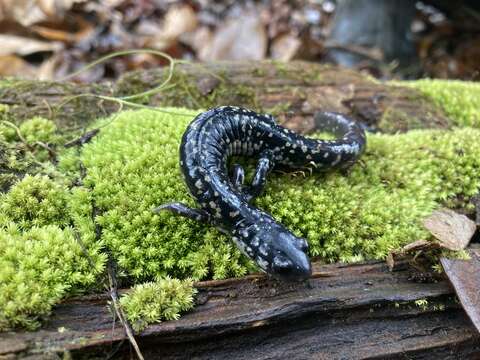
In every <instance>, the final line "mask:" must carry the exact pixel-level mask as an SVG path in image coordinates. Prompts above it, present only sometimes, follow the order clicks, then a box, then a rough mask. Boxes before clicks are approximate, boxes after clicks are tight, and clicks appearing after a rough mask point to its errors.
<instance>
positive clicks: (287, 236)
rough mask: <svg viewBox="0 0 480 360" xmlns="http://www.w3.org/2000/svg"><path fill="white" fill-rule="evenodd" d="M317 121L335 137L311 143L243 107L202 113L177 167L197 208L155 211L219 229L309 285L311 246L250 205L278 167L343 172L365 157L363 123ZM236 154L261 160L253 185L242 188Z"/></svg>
mask: <svg viewBox="0 0 480 360" xmlns="http://www.w3.org/2000/svg"><path fill="white" fill-rule="evenodd" d="M314 118H315V123H316V127H317V129H318V130H320V131H322V130H323V131H328V132H331V133H333V134H334V135H335V136H336V137H337V139H336V140H317V139H310V138H306V137H304V136H302V135H300V134H298V133H296V132H294V131H292V130H289V129H287V128H285V127H283V126H281V125H279V124H277V123H276V121H275V119H274V118H273V117H272V116H271V115H268V114H258V113H256V112H254V111H251V110H248V109H244V108H239V107H233V106H223V107H218V108H214V109H210V110H208V111H206V112H203V113H201V114H199V115H198V116H197V117H195V119H193V121H192V122H191V123H190V125H189V126H188V127H187V129H186V131H185V133H184V134H183V137H182V140H181V144H180V168H181V171H182V174H183V178H184V181H185V183H186V185H187V187H188V190H189V192H190V194H191V196H193V198H194V199H195V200H196V201H197V203H198V204H199V208H195V209H193V208H189V207H187V206H186V205H184V204H182V203H178V202H173V203H168V204H164V205H162V206H159V207H158V208H156V209H155V211H156V212H159V211H162V210H169V211H172V212H173V213H176V214H179V215H182V216H184V217H187V218H190V219H193V220H196V221H200V222H204V223H208V224H211V225H213V226H215V227H216V228H218V229H219V230H220V231H221V232H223V233H226V234H228V235H230V236H231V238H232V240H233V241H234V242H235V244H236V245H237V246H238V248H239V249H240V250H241V251H242V252H243V253H244V254H245V255H247V256H248V257H249V258H250V259H252V260H253V261H255V262H256V264H257V265H258V266H259V267H260V269H262V270H263V271H264V272H266V273H268V274H271V275H273V276H274V277H276V278H279V279H282V280H292V281H300V280H304V279H307V278H308V277H309V276H310V275H311V264H310V260H309V257H308V243H307V241H306V240H305V239H304V238H300V237H297V236H295V235H294V234H293V233H292V232H291V231H289V230H288V229H287V228H286V227H285V226H283V225H282V224H280V223H279V222H277V221H276V220H275V219H274V218H273V217H272V216H271V215H270V214H268V213H267V212H265V211H263V210H261V209H258V208H256V207H255V206H253V205H252V200H253V199H255V198H256V197H257V196H259V195H260V194H261V193H262V190H263V189H264V187H265V183H266V179H267V175H268V174H269V172H271V171H272V170H273V169H281V170H283V171H286V170H292V171H294V170H296V171H299V170H311V171H321V170H325V169H331V168H346V167H348V166H350V165H352V164H353V163H354V162H355V161H356V160H357V159H358V157H359V156H360V155H361V154H362V152H363V151H364V148H365V146H366V137H365V132H364V130H363V128H362V126H361V125H360V124H359V123H357V122H355V120H353V119H352V118H349V117H347V116H346V115H342V114H339V113H333V112H318V113H316V114H315V116H314ZM232 156H245V157H254V158H258V163H257V166H256V169H255V173H254V175H253V180H252V181H251V183H250V184H248V185H246V184H244V178H245V171H244V169H243V167H242V166H240V165H238V164H233V166H229V160H230V159H231V158H232ZM229 170H231V171H229Z"/></svg>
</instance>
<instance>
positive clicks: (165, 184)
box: [0, 84, 480, 328]
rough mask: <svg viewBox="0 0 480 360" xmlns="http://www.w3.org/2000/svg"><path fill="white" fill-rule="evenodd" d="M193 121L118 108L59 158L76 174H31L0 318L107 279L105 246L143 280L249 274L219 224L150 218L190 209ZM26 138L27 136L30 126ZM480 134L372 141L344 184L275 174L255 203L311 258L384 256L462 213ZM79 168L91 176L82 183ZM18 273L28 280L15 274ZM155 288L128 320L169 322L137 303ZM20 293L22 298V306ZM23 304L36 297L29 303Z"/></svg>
mask: <svg viewBox="0 0 480 360" xmlns="http://www.w3.org/2000/svg"><path fill="white" fill-rule="evenodd" d="M188 86H192V85H191V84H190V85H188ZM222 86H223V85H222ZM186 91H187V92H190V90H186ZM216 91H219V92H217V93H215V90H214V93H212V94H210V95H207V96H206V97H207V98H208V96H212V99H211V101H212V104H213V103H214V102H225V101H224V100H223V98H222V96H223V95H222V96H220V95H219V94H221V93H222V91H223V90H222V88H221V87H220V90H219V89H217V90H216ZM225 91H226V89H225ZM187 92H185V94H186V93H187ZM226 93H227V92H226ZM196 94H197V95H199V93H196ZM197 95H196V96H197ZM251 95H252V94H250V95H248V96H251ZM194 99H196V98H195V97H194ZM201 100H202V101H204V99H201ZM172 101H173V100H172ZM175 101H180V100H179V99H177V100H175ZM459 101H460V100H459ZM201 104H202V105H205V104H207V103H204V102H201ZM170 110H172V111H175V109H170ZM180 111H181V112H182V113H185V112H189V110H185V109H180ZM196 113H197V112H194V111H190V114H191V117H190V118H189V117H184V116H175V115H172V114H166V113H161V112H156V111H151V110H142V111H127V112H123V113H120V114H119V115H117V116H116V117H115V118H113V121H112V122H111V123H110V124H108V121H107V122H102V123H103V124H108V125H107V126H105V127H103V128H102V130H101V132H100V133H99V135H98V136H96V137H95V138H94V139H93V140H92V142H91V143H89V144H86V145H84V146H83V147H82V149H81V151H78V150H77V149H71V150H69V151H68V152H66V153H65V154H63V155H61V159H60V164H59V165H60V166H59V170H60V171H62V172H63V173H65V174H67V176H68V177H69V179H70V181H71V184H69V186H66V185H65V184H64V179H63V178H62V177H61V176H58V177H54V178H52V177H46V176H44V175H36V176H26V177H25V178H24V179H23V180H21V181H19V182H18V183H16V184H15V185H14V186H13V187H12V188H11V189H10V191H9V192H7V193H5V194H3V195H1V197H2V199H0V200H1V204H0V241H2V244H3V245H0V262H2V264H0V265H1V266H0V277H1V280H2V281H1V282H0V284H1V285H0V286H4V288H3V289H7V290H6V291H2V289H0V291H2V293H3V292H4V293H5V294H7V295H4V296H3V297H0V309H2V311H3V308H5V309H7V310H8V311H6V312H5V311H3V312H5V314H7V315H5V316H3V318H0V322H2V325H1V327H3V328H7V327H12V326H18V325H20V326H34V325H36V324H37V320H38V319H37V316H43V315H44V314H47V313H48V312H49V311H50V308H51V306H52V304H55V303H56V302H58V301H60V300H61V299H62V298H64V297H65V296H67V295H68V294H71V293H72V292H73V291H85V290H87V289H88V288H89V287H90V286H92V285H93V284H94V283H95V282H97V283H98V282H99V279H100V278H99V274H100V273H101V271H102V268H103V266H104V264H105V255H104V253H103V251H104V250H105V249H108V251H109V253H111V254H112V256H113V258H114V260H115V261H116V262H117V263H118V265H119V269H120V272H119V274H120V275H121V276H123V277H125V278H128V279H129V281H135V282H139V281H151V280H152V279H159V278H165V277H166V276H172V277H178V278H179V279H184V278H187V277H191V278H193V279H210V278H217V279H218V278H225V277H228V276H240V275H243V274H246V273H247V272H248V271H251V270H253V269H254V266H253V265H252V263H251V262H249V261H248V260H247V259H246V258H245V257H243V256H242V255H241V254H240V252H239V251H238V249H237V248H236V247H235V246H234V245H233V244H232V243H231V241H230V240H229V239H228V237H226V236H224V235H221V234H219V233H218V232H217V231H216V230H215V229H212V228H211V227H209V226H206V225H202V224H199V223H196V222H193V221H189V220H186V219H184V218H182V217H178V216H174V215H173V214H170V213H161V214H154V213H153V212H152V211H151V210H152V208H154V207H156V206H158V205H160V204H163V203H166V202H170V201H182V202H185V203H187V204H189V205H190V206H195V203H194V201H193V200H192V199H191V198H190V196H189V195H188V193H187V190H186V187H185V185H184V183H183V181H182V178H181V176H180V171H179V167H178V147H179V142H180V139H181V136H182V134H183V131H184V130H185V128H186V126H187V124H188V123H189V122H190V120H191V118H193V116H194V115H195V114H196ZM455 116H464V115H462V114H461V113H460V112H458V113H457V114H456V115H455ZM472 116H476V115H475V114H473V115H472ZM456 121H457V122H458V123H459V124H461V123H463V122H464V120H462V119H461V118H458V120H456ZM43 123H44V125H45V124H46V123H45V122H43ZM32 128H35V126H32ZM40 128H41V129H45V128H47V129H48V128H49V126H48V125H47V126H46V127H42V126H40ZM0 130H1V129H0ZM50 130H52V128H51V127H50ZM50 130H48V131H46V133H44V134H42V135H41V136H42V138H43V139H44V140H46V141H50V140H47V139H48V137H49V136H50V135H52V133H54V131H50ZM23 131H25V132H26V133H27V134H28V133H29V129H28V127H27V128H26V130H23ZM30 135H32V136H34V137H35V136H37V135H38V134H36V132H35V131H33V132H30ZM44 135H45V136H44ZM479 135H480V130H477V129H472V128H465V129H456V130H453V131H446V130H423V131H420V130H417V131H411V132H408V133H406V134H401V135H379V134H375V135H369V138H368V141H369V144H368V149H367V152H366V153H365V155H364V157H363V158H362V161H361V163H359V164H357V165H355V166H354V167H353V168H352V169H351V170H350V172H349V174H348V176H347V175H345V174H341V173H338V172H335V173H328V174H323V175H322V174H317V175H314V176H310V177H307V178H302V177H298V176H297V177H293V176H291V175H278V174H272V175H271V176H270V177H269V182H268V186H267V189H266V193H265V195H264V196H262V197H261V198H259V199H258V200H257V201H256V205H257V206H259V207H261V208H263V209H265V210H267V211H269V212H271V213H272V214H273V216H275V217H276V218H277V219H278V220H279V221H281V222H282V223H284V224H285V225H286V226H287V227H288V228H290V229H291V230H292V231H294V232H295V233H296V234H298V235H302V236H305V237H306V238H307V239H308V240H309V243H310V249H311V255H319V256H321V257H322V258H323V259H324V260H326V261H338V260H341V261H346V262H351V261H358V260H362V259H382V258H384V257H385V255H386V254H387V253H388V252H389V251H390V250H392V249H396V248H398V247H400V246H403V245H405V244H407V243H409V242H411V241H414V240H418V239H427V238H429V235H428V233H427V232H426V231H424V230H423V228H422V226H421V220H422V218H423V217H425V216H427V215H429V214H430V213H431V211H432V210H433V209H435V208H438V207H440V206H443V205H447V206H461V207H463V208H467V206H466V202H467V201H468V199H469V198H470V197H471V196H472V195H474V194H475V193H477V192H478V190H479V188H480V178H479V177H478V173H479V170H480V143H478V138H479ZM37 139H38V138H37ZM29 141H30V140H29ZM37 141H38V140H37ZM1 144H4V143H3V142H1ZM0 150H1V149H0ZM10 150H11V149H10ZM11 154H13V155H9V156H8V157H7V158H8V159H10V160H8V161H7V162H6V165H5V166H6V167H5V168H7V167H8V166H9V164H10V163H12V164H13V163H15V162H16V161H18V159H17V155H15V154H17V153H15V152H14V153H11ZM80 167H82V168H84V169H85V177H82V178H81V179H80V178H79V174H80ZM2 169H3V165H2ZM18 177H22V176H18ZM16 178H17V176H15V177H14V179H13V180H15V179H16ZM13 180H12V181H13ZM79 184H81V186H79ZM13 223H15V225H13ZM99 229H101V232H99ZM31 239H37V240H38V241H37V240H35V241H33V240H32V241H33V242H29V241H30V240H31ZM9 241H10V242H9ZM49 241H50V242H49ZM5 244H6V245H5ZM32 244H33V245H35V246H33V245H32ZM64 244H67V245H68V246H69V249H71V250H72V252H73V253H74V255H72V254H71V253H68V256H67V253H66V255H65V256H66V258H61V257H60V255H58V254H57V253H56V252H54V251H51V254H50V253H49V252H45V251H44V248H49V249H52V248H55V249H56V248H59V249H63V248H62V246H63V245H64ZM36 246H37V247H36ZM9 249H16V250H15V251H14V253H12V252H11V251H10V250H9ZM35 249H37V250H35ZM61 251H62V252H64V251H63V250H61ZM27 259H28V260H27ZM59 259H60V260H59ZM59 262H61V263H62V266H64V269H63V268H62V266H60V265H59ZM25 263H28V264H31V266H32V267H31V269H32V270H29V271H27V272H26V273H24V272H23V270H21V269H23V267H22V266H26V265H24V264H25ZM12 269H13V270H12ZM29 269H30V268H29ZM47 269H48V271H47ZM52 269H53V270H55V269H57V270H58V271H60V272H59V273H56V272H54V273H53V275H52V276H54V278H46V279H47V280H48V281H47V280H45V281H43V280H42V276H43V275H41V274H43V273H46V272H51V271H52ZM69 269H75V271H74V272H72V271H73V270H69ZM61 271H64V272H61ZM17 272H18V273H20V274H23V275H22V276H23V277H22V278H17V277H15V276H14V274H16V273H17ZM38 279H40V280H38ZM35 281H36V284H37V287H35V286H33V285H32V286H31V290H28V291H27V290H24V289H23V288H22V286H21V284H22V283H24V284H30V283H34V282H35ZM168 281H173V280H168ZM174 282H175V281H174ZM155 286H158V284H157V285H154V284H153V285H145V289H146V290H142V289H143V288H140V289H141V291H140V293H141V294H143V295H138V299H139V300H135V301H133V300H131V301H132V302H131V304H136V305H135V306H134V305H131V306H132V310H130V311H127V312H129V313H130V315H129V316H133V317H134V318H132V319H134V320H133V321H134V322H135V323H137V322H138V324H139V326H143V325H144V324H145V323H146V322H149V321H150V320H149V319H158V318H159V317H162V316H165V314H164V311H165V309H168V307H163V306H164V305H161V304H162V303H159V302H157V303H155V304H154V305H152V306H153V307H154V308H153V310H152V312H151V314H150V315H151V316H150V315H148V314H145V313H142V312H141V311H140V309H141V304H143V305H145V303H150V299H151V294H152V293H153V292H154V291H153V290H152V289H157V290H158V287H157V288H155ZM18 289H20V290H18ZM189 289H190V290H191V287H189ZM26 291H27V292H26ZM17 292H18V294H20V295H21V296H20V295H19V297H16V295H15V294H16V293H17ZM25 294H27V295H25ZM149 294H150V295H149ZM177 295H178V296H179V297H180V298H181V297H182V296H183V295H184V293H182V292H180V293H179V294H177ZM177 295H173V296H172V298H171V299H175V296H177ZM25 297H28V298H32V299H38V298H40V299H41V300H39V301H35V302H34V303H33V305H32V304H28V302H26V301H25ZM123 301H124V302H127V303H128V300H123ZM172 301H173V300H172ZM175 301H176V300H175ZM166 303H168V302H163V304H166ZM25 304H27V305H25ZM159 304H160V305H159ZM124 306H126V307H128V305H124ZM2 311H0V314H1V313H2ZM174 313H176V312H170V310H167V314H174ZM0 316H1V315H0ZM149 316H150V317H149ZM167 318H168V317H167ZM139 319H143V320H144V321H145V322H142V321H140V320H139Z"/></svg>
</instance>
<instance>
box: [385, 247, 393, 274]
mask: <svg viewBox="0 0 480 360" xmlns="http://www.w3.org/2000/svg"><path fill="white" fill-rule="evenodd" d="M393 255H394V254H393V252H390V253H388V255H387V258H386V259H385V262H386V263H387V266H388V269H389V270H390V271H392V270H393V268H394V267H395V259H394V258H393Z"/></svg>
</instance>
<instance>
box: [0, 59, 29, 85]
mask: <svg viewBox="0 0 480 360" xmlns="http://www.w3.org/2000/svg"><path fill="white" fill-rule="evenodd" d="M35 72H36V68H35V67H34V66H32V65H30V64H29V63H27V62H26V61H25V60H23V59H22V58H21V57H18V56H15V55H7V56H0V76H16V77H21V78H23V79H32V78H33V77H34V76H35Z"/></svg>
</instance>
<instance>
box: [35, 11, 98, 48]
mask: <svg viewBox="0 0 480 360" xmlns="http://www.w3.org/2000/svg"><path fill="white" fill-rule="evenodd" d="M75 20H76V24H77V28H78V30H77V31H76V32H69V31H65V30H62V29H55V28H52V27H47V26H39V25H34V26H31V27H30V28H31V29H32V30H33V31H34V32H36V33H37V34H38V35H40V36H42V37H43V38H45V39H47V40H52V41H62V42H68V43H76V42H79V41H82V40H84V39H86V38H87V37H88V36H90V35H91V34H93V32H94V31H95V28H94V27H93V25H92V24H91V23H89V22H88V21H86V20H84V19H82V18H81V17H80V16H77V17H75Z"/></svg>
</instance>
